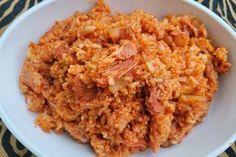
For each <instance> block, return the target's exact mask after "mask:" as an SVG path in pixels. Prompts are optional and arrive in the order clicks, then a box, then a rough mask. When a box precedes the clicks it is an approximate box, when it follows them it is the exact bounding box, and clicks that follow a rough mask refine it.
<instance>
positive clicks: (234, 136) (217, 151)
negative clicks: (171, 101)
mask: <svg viewBox="0 0 236 157" xmlns="http://www.w3.org/2000/svg"><path fill="white" fill-rule="evenodd" d="M54 2H56V0H47V1H43V2H41V3H39V4H37V5H35V6H33V7H31V8H30V9H28V10H27V11H25V12H24V13H23V14H22V15H20V16H19V17H17V18H16V19H15V20H14V21H13V22H12V23H11V24H10V25H9V26H8V28H7V29H6V30H5V31H4V33H3V34H2V36H1V38H0V48H1V47H2V45H3V43H4V41H5V39H6V38H7V36H8V35H9V34H10V33H11V31H12V30H14V29H15V27H16V26H17V25H18V24H19V23H21V22H22V21H23V20H24V19H25V18H27V17H28V16H29V15H31V14H33V13H34V12H36V11H37V10H39V9H41V8H43V7H45V6H47V5H49V4H51V3H54ZM183 2H185V3H187V4H189V5H191V6H193V7H196V8H197V9H199V10H201V11H203V12H205V13H206V14H208V16H210V17H211V18H213V19H214V20H215V21H216V22H217V23H218V24H219V25H221V26H222V27H223V28H224V29H225V30H226V31H227V32H228V33H229V34H231V35H232V37H233V38H234V40H235V41H236V32H235V31H234V30H233V28H231V27H230V26H229V25H228V24H227V23H226V22H225V21H224V20H223V19H221V18H220V17H219V16H218V15H217V14H215V13H214V12H213V11H211V10H210V9H208V8H206V7H205V6H203V5H201V4H200V3H198V2H196V1H189V0H183ZM0 117H1V119H2V121H3V122H4V124H5V125H6V127H7V128H8V129H9V130H10V132H11V133H12V134H13V135H14V136H15V137H16V138H17V140H19V141H20V142H21V143H22V144H23V145H24V146H25V147H26V148H28V149H29V150H30V151H31V152H32V153H34V154H35V155H36V156H42V157H46V156H47V155H46V154H44V153H43V152H42V151H40V150H39V149H38V148H37V147H36V146H34V145H33V144H31V142H30V140H29V139H26V138H25V137H24V136H22V135H21V133H20V132H19V131H18V129H17V128H16V127H15V126H14V124H13V123H12V122H11V121H10V120H9V119H8V118H7V117H8V116H7V115H6V113H5V112H4V109H3V107H2V105H0ZM235 140H236V131H235V132H234V133H233V134H232V135H231V137H229V138H228V139H226V140H225V141H224V143H223V144H222V145H221V146H218V147H217V148H216V149H215V150H213V151H212V152H210V153H209V154H207V155H206V156H207V157H215V156H218V155H219V154H220V153H222V152H223V151H224V150H225V149H227V148H228V147H229V146H230V145H231V144H232V143H233V142H234V141H235Z"/></svg>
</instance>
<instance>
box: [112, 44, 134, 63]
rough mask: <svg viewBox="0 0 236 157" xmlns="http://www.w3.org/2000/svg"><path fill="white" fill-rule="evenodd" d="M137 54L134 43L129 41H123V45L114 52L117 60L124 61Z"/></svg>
mask: <svg viewBox="0 0 236 157" xmlns="http://www.w3.org/2000/svg"><path fill="white" fill-rule="evenodd" d="M136 54H137V48H136V46H135V44H134V43H132V42H130V41H125V42H124V44H123V45H122V46H121V47H120V48H119V49H118V50H117V51H115V55H116V56H117V58H119V59H122V60H126V59H129V58H130V57H132V56H135V55H136Z"/></svg>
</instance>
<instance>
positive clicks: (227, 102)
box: [0, 0, 236, 157]
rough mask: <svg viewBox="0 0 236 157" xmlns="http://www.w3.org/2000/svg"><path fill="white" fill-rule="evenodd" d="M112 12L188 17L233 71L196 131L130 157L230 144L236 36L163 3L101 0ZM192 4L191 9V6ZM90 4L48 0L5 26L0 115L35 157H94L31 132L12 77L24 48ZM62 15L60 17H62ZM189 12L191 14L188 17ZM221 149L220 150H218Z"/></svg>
mask: <svg viewBox="0 0 236 157" xmlns="http://www.w3.org/2000/svg"><path fill="white" fill-rule="evenodd" d="M106 2H107V3H108V4H109V5H110V6H111V9H112V11H114V12H116V11H119V12H131V11H133V10H136V9H143V10H145V11H146V12H149V13H151V14H154V15H155V16H156V17H158V18H161V17H163V16H165V15H168V14H173V13H175V14H194V15H196V16H198V17H199V18H200V19H201V20H202V22H203V23H205V25H206V27H207V28H208V31H209V34H210V37H211V39H213V42H214V43H215V44H216V45H219V46H220V45H224V46H225V47H226V48H227V49H228V50H229V52H230V58H231V61H232V64H233V67H232V69H231V71H230V73H229V74H227V76H223V77H221V80H220V86H219V91H218V92H217V94H216V95H215V99H214V101H213V102H212V104H211V107H210V110H209V114H208V116H207V117H206V118H205V119H204V122H203V123H202V124H200V125H198V126H196V127H195V128H194V129H193V130H192V132H191V133H189V135H188V136H187V137H186V138H185V139H184V140H183V142H182V143H181V144H179V145H176V146H173V147H170V148H167V149H161V150H160V151H159V152H158V154H152V153H151V151H150V150H148V151H146V152H141V153H137V154H134V155H133V156H137V157H145V156H159V157H164V156H168V157H177V156H192V157H198V156H206V155H210V156H211V155H213V154H217V153H220V152H219V151H223V150H222V149H221V148H222V147H221V148H220V146H222V144H225V141H226V140H228V139H229V138H230V137H231V140H232V135H234V138H235V130H236V123H235V119H236V115H235V111H236V105H235V101H234V96H235V93H234V91H235V89H236V80H235V78H236V71H235V69H236V68H235V63H236V53H233V50H235V49H236V46H235V41H236V35H235V33H234V34H232V32H231V33H230V31H228V30H227V29H226V28H225V27H224V24H222V23H221V22H219V21H217V19H214V18H212V17H211V16H210V15H209V14H208V13H206V12H204V11H202V9H201V8H198V7H196V6H194V5H193V4H195V3H194V2H187V1H168V2H167V1H165V0H158V1H156V0H145V1H144V0H138V1H137V0H126V1H119V0H106ZM192 3H193V4H192ZM93 4H94V1H84V0H70V3H68V2H67V1H66V0H57V1H56V0H53V1H47V2H43V3H41V4H39V5H38V6H36V7H35V8H34V9H33V10H30V11H29V12H27V13H26V14H24V15H23V16H22V17H20V18H19V19H18V20H16V22H15V23H14V24H13V25H11V26H10V28H9V29H8V30H7V33H5V34H4V36H3V37H2V39H1V42H0V76H1V81H0V87H1V88H0V114H1V118H2V119H3V120H4V122H5V123H6V125H7V127H8V128H9V129H10V130H11V131H12V133H13V134H14V135H15V136H16V137H17V138H18V139H19V140H20V141H21V142H22V143H23V144H25V145H26V146H27V147H28V148H29V149H30V150H31V151H33V152H34V153H36V155H37V156H45V157H50V156H57V157H65V156H80V155H81V156H87V157H90V156H94V154H93V152H92V151H91V150H90V148H89V147H88V146H85V145H81V144H78V143H76V142H75V141H74V140H72V138H70V137H69V136H68V135H60V136H58V135H56V134H54V133H50V134H45V133H44V132H42V131H41V129H40V128H39V127H35V125H34V119H35V117H36V115H35V114H33V113H31V112H29V111H28V110H27V107H26V103H25V101H24V98H23V96H22V94H21V93H20V91H19V88H18V77H19V73H20V69H21V66H22V63H23V61H24V58H25V56H26V53H27V47H28V44H29V42H30V41H34V42H37V41H38V39H39V37H40V36H41V35H43V33H45V32H46V31H47V30H48V29H49V28H50V27H51V26H52V25H53V23H54V22H55V21H56V20H60V19H64V18H66V17H68V16H70V15H72V14H73V13H74V12H75V11H76V10H80V11H82V12H85V11H87V10H89V9H90V8H91V7H92V6H93ZM62 10H63V11H62ZM190 11H191V12H190ZM224 147H225V146H224Z"/></svg>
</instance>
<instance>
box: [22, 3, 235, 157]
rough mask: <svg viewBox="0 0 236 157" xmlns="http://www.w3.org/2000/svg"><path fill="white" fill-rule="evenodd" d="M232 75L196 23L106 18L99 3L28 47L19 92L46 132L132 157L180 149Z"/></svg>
mask: <svg viewBox="0 0 236 157" xmlns="http://www.w3.org/2000/svg"><path fill="white" fill-rule="evenodd" d="M230 66H231V63H230V62H229V61H228V52H227V50H226V49H225V48H224V47H215V46H214V45H213V44H212V43H211V41H210V39H209V38H208V35H207V31H206V28H205V27H204V25H203V24H202V23H201V22H200V21H199V20H198V18H197V17H195V16H192V15H181V16H176V15H171V16H167V17H165V18H163V19H162V20H160V21H159V20H157V19H156V18H155V17H154V16H153V15H150V14H148V13H145V12H144V11H142V10H136V11H134V12H132V13H130V14H126V13H116V14H114V15H112V14H111V13H110V9H109V7H108V6H107V5H105V4H104V3H103V1H102V0H99V1H98V2H97V5H96V6H95V7H94V8H93V9H92V10H91V11H89V12H88V13H86V14H83V13H80V12H76V13H75V14H74V15H73V16H71V17H69V18H68V19H65V20H64V21H60V22H56V23H55V25H54V26H53V27H52V28H51V29H50V30H49V31H48V32H47V33H45V34H44V35H43V36H42V37H41V38H40V40H39V42H38V43H30V44H29V52H28V54H27V57H26V60H25V62H24V65H23V67H22V71H21V75H20V89H21V91H22V93H23V94H24V96H25V98H26V102H27V104H28V108H29V110H30V111H32V112H36V113H38V117H37V119H36V121H35V123H36V124H37V125H39V126H40V127H41V128H42V130H44V131H45V132H50V131H55V132H56V133H63V132H68V133H69V134H70V135H71V136H72V137H73V138H74V139H75V140H76V141H78V142H81V143H88V144H90V145H91V146H92V148H93V149H94V151H95V152H96V154H97V156H100V157H102V156H128V155H129V154H131V153H134V152H137V151H144V150H146V149H147V148H149V147H150V148H151V149H152V150H153V151H154V152H157V151H158V149H159V148H160V147H161V146H163V147H167V146H170V145H173V144H178V143H180V142H181V140H182V139H183V137H184V136H185V135H187V133H188V132H189V131H190V130H191V129H192V128H193V127H194V126H195V125H196V124H198V123H199V122H201V121H202V119H203V117H204V116H206V115H207V110H208V107H209V105H210V102H211V100H212V98H213V96H214V93H215V92H216V90H217V88H218V76H219V75H220V74H223V73H226V72H228V71H229V70H230Z"/></svg>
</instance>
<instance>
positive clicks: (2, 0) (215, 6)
mask: <svg viewBox="0 0 236 157" xmlns="http://www.w3.org/2000/svg"><path fill="white" fill-rule="evenodd" d="M41 1H42V0H0V35H1V34H2V33H3V32H4V30H5V29H6V28H7V26H8V25H9V24H10V23H11V22H12V21H13V20H14V19H15V18H16V17H17V16H19V15H20V14H22V13H23V12H24V11H26V10H27V9H29V8H31V7H32V6H34V5H36V4H37V3H40V2H41ZM196 1H198V2H199V3H201V4H202V5H204V6H206V7H207V8H209V9H211V10H212V11H214V12H215V13H216V14H217V15H218V16H220V17H221V18H222V19H224V20H225V21H226V22H227V23H228V24H229V25H230V26H231V27H232V28H233V29H234V30H235V31H236V0H196ZM0 141H1V143H0V157H8V156H9V157H35V155H33V154H32V153H31V152H30V151H29V150H27V148H25V147H24V146H23V145H22V144H21V143H20V142H19V141H18V140H16V138H15V137H14V136H13V135H12V134H11V133H10V131H9V130H8V129H7V128H6V126H5V125H4V123H3V122H2V121H1V120H0ZM219 157H236V142H234V143H233V144H232V145H231V147H229V148H228V149H227V150H225V152H223V153H222V154H221V155H220V156H219Z"/></svg>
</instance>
